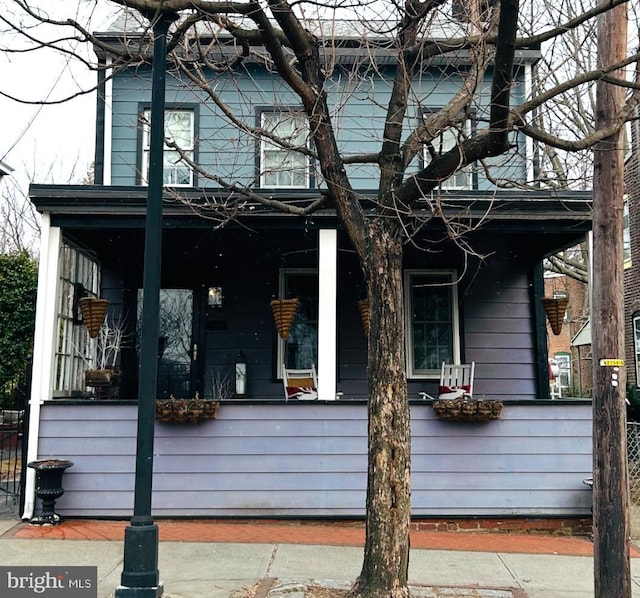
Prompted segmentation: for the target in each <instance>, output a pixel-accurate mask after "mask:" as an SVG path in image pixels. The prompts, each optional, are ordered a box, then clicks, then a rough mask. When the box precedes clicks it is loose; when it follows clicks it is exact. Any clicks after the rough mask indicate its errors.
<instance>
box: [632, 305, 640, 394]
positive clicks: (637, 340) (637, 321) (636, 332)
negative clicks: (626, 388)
mask: <svg viewBox="0 0 640 598" xmlns="http://www.w3.org/2000/svg"><path fill="white" fill-rule="evenodd" d="M632 321H633V354H634V358H635V362H636V364H635V365H636V386H638V387H640V312H639V311H637V312H635V313H634V314H633V316H632Z"/></svg>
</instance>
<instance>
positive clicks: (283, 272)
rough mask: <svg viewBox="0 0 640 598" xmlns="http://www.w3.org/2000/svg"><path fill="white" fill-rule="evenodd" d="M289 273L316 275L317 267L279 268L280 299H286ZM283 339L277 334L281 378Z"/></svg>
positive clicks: (280, 377)
mask: <svg viewBox="0 0 640 598" xmlns="http://www.w3.org/2000/svg"><path fill="white" fill-rule="evenodd" d="M290 274H306V275H310V276H316V277H317V276H318V269H317V268H280V273H279V280H278V297H279V298H281V299H287V297H286V294H287V285H286V281H287V276H288V275H290ZM285 342H286V341H285V340H284V339H283V338H282V337H281V336H280V335H278V348H277V354H278V364H277V367H276V372H277V374H276V375H277V377H278V379H280V380H281V379H282V374H283V372H282V365H283V363H284V355H285V352H284V347H285ZM317 367H318V364H316V368H317Z"/></svg>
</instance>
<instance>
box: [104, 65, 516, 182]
mask: <svg viewBox="0 0 640 598" xmlns="http://www.w3.org/2000/svg"><path fill="white" fill-rule="evenodd" d="M210 75H211V76H210V82H211V86H212V88H214V89H215V93H216V94H217V95H218V96H219V98H220V100H221V101H222V102H224V103H225V104H226V106H227V107H228V108H229V110H230V111H231V112H232V113H233V114H234V117H236V118H238V119H239V120H240V121H243V122H244V123H245V124H246V125H247V126H248V127H250V128H253V127H255V126H257V125H258V122H257V118H258V116H257V115H258V112H259V110H260V109H270V108H273V107H299V106H300V99H299V98H298V97H297V96H296V95H295V94H294V93H293V92H292V91H291V90H290V89H289V88H288V86H286V85H285V84H284V83H283V82H282V81H281V80H280V79H279V78H277V77H274V76H273V74H272V73H266V72H264V70H262V69H260V68H259V67H257V66H255V65H254V66H249V67H248V68H247V69H241V70H240V71H239V72H237V73H232V74H229V73H223V74H215V73H210ZM392 79H393V72H392V71H390V70H387V72H386V73H385V72H384V70H380V71H379V74H378V78H375V76H374V75H372V76H371V77H370V78H367V79H366V80H362V81H357V82H355V81H354V80H353V78H352V77H350V76H349V74H348V73H344V72H341V71H340V70H339V69H337V70H336V72H335V73H334V80H333V81H329V82H328V83H327V86H326V89H327V93H328V102H329V106H330V110H331V111H332V119H333V123H334V127H335V131H336V136H337V139H338V143H339V145H340V147H341V150H342V151H343V153H344V155H346V156H348V155H354V154H364V153H371V152H377V151H379V150H380V143H381V139H382V132H383V130H384V123H385V109H384V107H385V106H386V105H387V104H388V102H389V98H390V93H391V86H390V84H389V82H390V81H391V80H392ZM458 88H459V78H458V75H457V74H456V73H455V71H452V72H446V73H445V74H442V73H441V72H440V71H438V70H433V71H426V72H424V73H422V74H421V76H420V81H419V82H416V94H415V96H413V95H412V98H413V97H417V100H416V101H415V102H414V101H413V99H412V98H410V100H409V103H410V105H409V113H410V114H414V115H415V116H414V118H416V120H417V119H418V118H420V115H421V114H422V113H423V111H424V110H426V109H428V108H432V109H437V108H440V107H442V106H444V105H445V104H446V103H447V101H448V100H449V99H450V98H451V97H452V96H453V94H454V93H456V92H457V91H458ZM489 90H490V86H489V85H485V86H482V87H481V88H480V91H479V92H478V94H477V97H476V103H475V104H474V106H473V108H472V110H473V113H474V117H475V119H477V121H478V124H477V127H478V128H482V127H483V126H485V125H483V124H482V123H483V122H486V121H487V119H488V100H489V97H490V94H489ZM523 95H524V85H523V84H522V81H519V82H516V83H515V85H514V95H513V103H514V104H515V103H518V102H520V101H522V97H523ZM418 96H419V97H418ZM150 102H151V72H150V69H149V68H147V67H141V68H138V69H136V70H135V72H134V71H122V72H119V73H116V75H115V76H114V78H113V100H112V106H113V113H114V118H113V125H112V129H111V131H110V134H111V135H112V152H111V160H112V184H113V185H135V184H137V182H138V179H137V169H138V168H139V166H140V164H139V161H140V148H139V147H138V144H139V136H138V119H139V116H140V110H141V109H142V108H144V107H147V108H148V107H149V105H150ZM166 102H167V106H168V107H172V106H173V107H178V106H183V107H188V108H194V109H196V110H197V113H198V121H197V122H198V130H197V131H196V139H197V153H198V155H197V161H198V162H199V163H200V164H201V165H202V167H203V168H204V170H205V171H208V172H211V173H214V174H215V175H216V176H220V177H223V178H228V179H229V180H233V181H239V182H240V183H243V184H253V180H254V178H255V164H256V162H255V161H256V147H257V146H256V142H255V138H254V137H253V136H251V135H247V134H244V133H241V132H240V131H239V130H238V128H237V127H236V126H235V125H232V124H231V123H230V122H229V119H228V118H227V117H226V116H225V115H224V114H222V112H221V110H220V109H218V108H217V107H216V106H215V104H214V103H213V102H212V101H210V100H207V97H206V96H205V94H204V93H203V92H201V91H195V90H193V89H190V88H189V87H188V86H187V85H185V84H184V83H183V82H181V81H180V80H179V79H177V78H174V77H171V78H168V79H167V85H166ZM407 128H408V129H409V128H410V127H407ZM513 141H514V145H518V144H519V145H520V148H519V151H518V150H516V149H514V150H512V151H511V152H509V153H508V154H506V155H505V156H500V157H497V158H492V159H489V163H490V164H491V165H492V166H494V167H495V170H494V171H493V175H494V176H496V177H497V178H504V179H508V180H524V179H525V178H526V173H525V159H524V147H523V141H522V139H515V138H514V140H513ZM417 165H418V164H417V161H416V167H417ZM346 168H347V170H348V173H349V176H350V179H351V183H352V185H353V187H354V188H356V189H376V188H377V180H378V177H379V170H378V168H377V167H376V166H374V165H371V164H359V165H348V166H347V167H346ZM476 174H477V180H478V188H479V189H488V188H493V186H492V184H490V183H489V182H488V181H487V179H486V177H485V176H484V173H483V170H482V168H477V169H476ZM197 186H202V187H207V186H215V185H212V184H211V183H209V182H207V181H206V180H204V179H201V180H199V181H197ZM320 186H321V185H320Z"/></svg>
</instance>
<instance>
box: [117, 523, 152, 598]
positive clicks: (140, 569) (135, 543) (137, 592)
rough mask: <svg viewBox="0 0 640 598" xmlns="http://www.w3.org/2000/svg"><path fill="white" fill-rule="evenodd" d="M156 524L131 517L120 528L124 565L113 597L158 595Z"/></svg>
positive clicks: (132, 597)
mask: <svg viewBox="0 0 640 598" xmlns="http://www.w3.org/2000/svg"><path fill="white" fill-rule="evenodd" d="M158 576H159V573H158V526H157V525H156V524H155V523H150V522H149V521H146V520H145V518H143V520H142V521H140V520H139V519H137V518H136V517H134V518H133V519H132V525H129V526H127V527H126V528H125V530H124V567H123V571H122V576H121V578H120V583H121V585H119V586H118V587H117V588H116V593H115V598H160V597H161V596H162V592H163V585H162V582H161V581H159V579H158Z"/></svg>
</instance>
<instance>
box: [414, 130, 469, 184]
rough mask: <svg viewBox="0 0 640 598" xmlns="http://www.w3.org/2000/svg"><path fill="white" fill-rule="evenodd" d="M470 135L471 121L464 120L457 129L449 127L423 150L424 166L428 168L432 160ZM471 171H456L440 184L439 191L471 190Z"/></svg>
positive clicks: (467, 169) (467, 167)
mask: <svg viewBox="0 0 640 598" xmlns="http://www.w3.org/2000/svg"><path fill="white" fill-rule="evenodd" d="M470 133H471V121H469V120H466V121H464V123H462V124H460V126H459V128H458V127H449V128H448V129H445V130H444V131H442V132H441V133H440V135H438V136H437V137H435V139H433V140H432V141H431V142H430V143H428V144H426V145H425V148H424V157H423V160H424V165H425V166H428V165H429V164H430V162H431V160H432V159H434V158H439V157H440V156H442V155H444V154H446V153H447V152H448V151H450V150H452V149H453V148H454V147H455V146H456V145H457V144H458V143H461V142H462V141H463V140H464V139H466V138H468V137H469V136H470ZM472 182H473V181H472V169H471V167H470V166H465V167H464V168H461V169H460V170H457V171H456V172H455V173H453V175H451V176H450V177H449V178H448V179H447V180H446V181H442V183H440V188H441V189H447V190H449V191H453V190H456V189H471V187H472Z"/></svg>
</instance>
